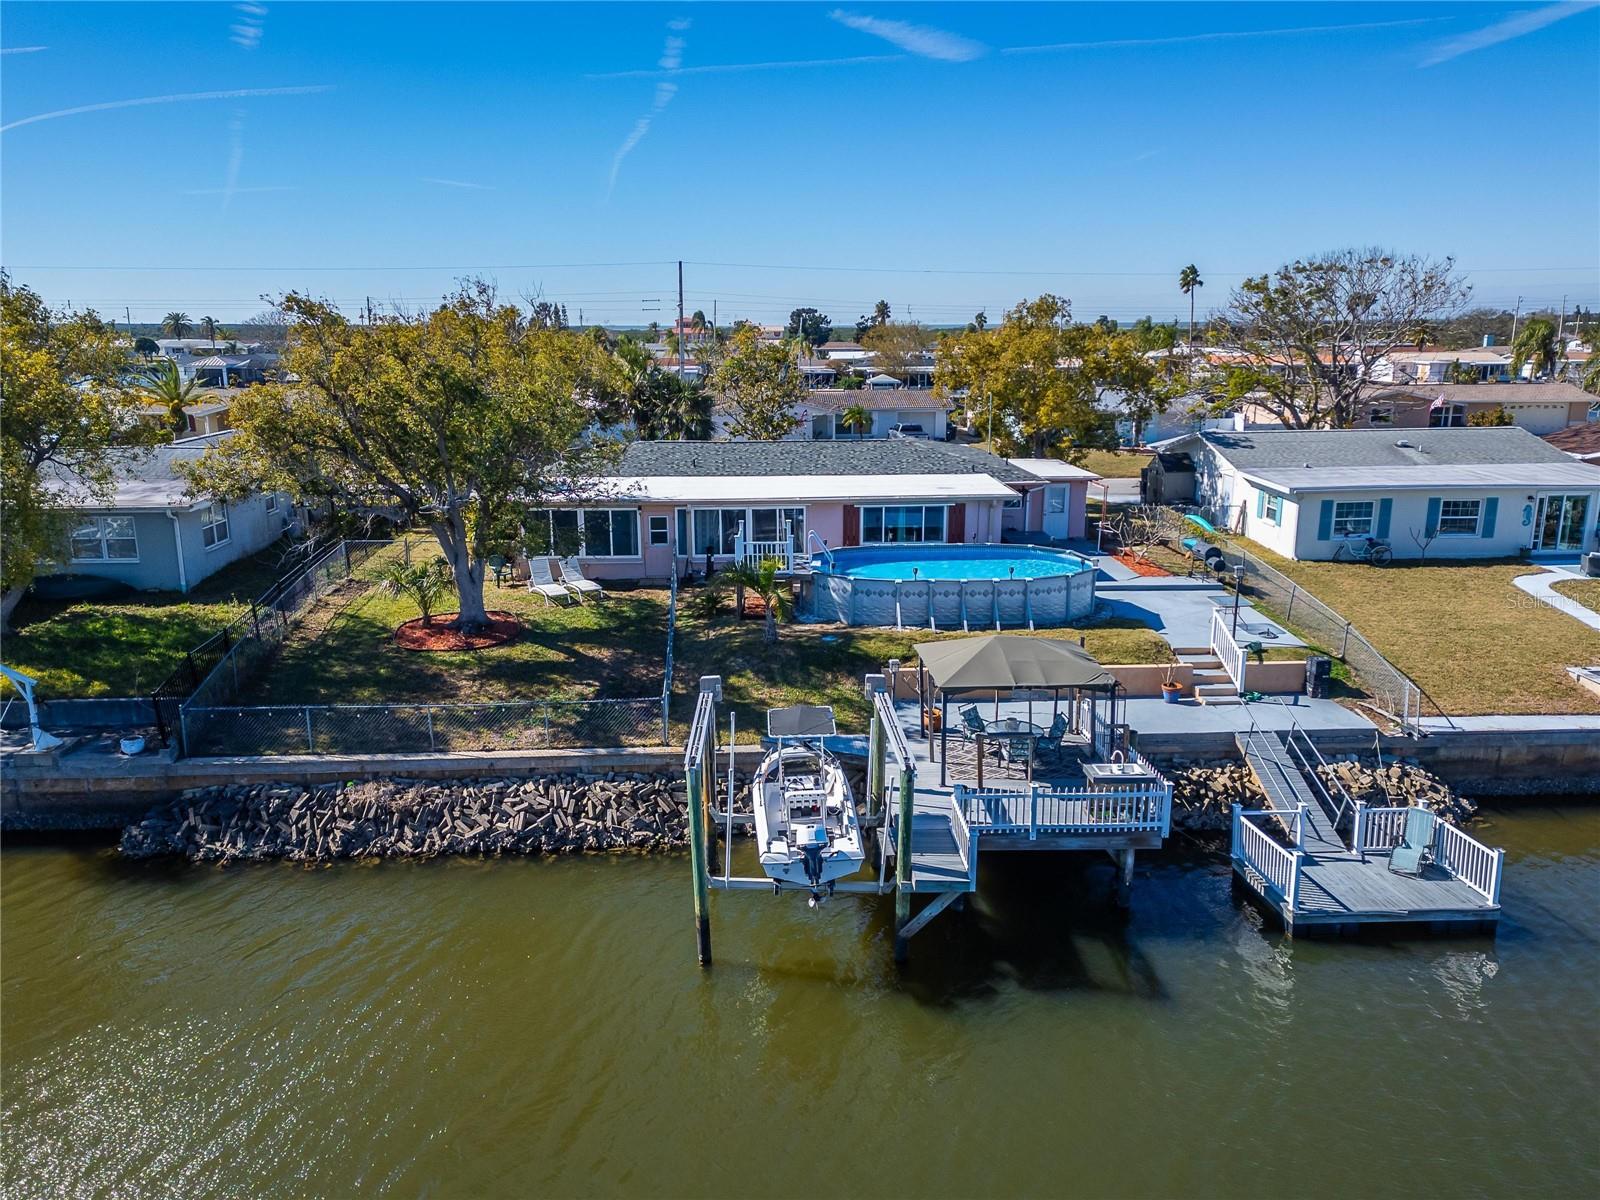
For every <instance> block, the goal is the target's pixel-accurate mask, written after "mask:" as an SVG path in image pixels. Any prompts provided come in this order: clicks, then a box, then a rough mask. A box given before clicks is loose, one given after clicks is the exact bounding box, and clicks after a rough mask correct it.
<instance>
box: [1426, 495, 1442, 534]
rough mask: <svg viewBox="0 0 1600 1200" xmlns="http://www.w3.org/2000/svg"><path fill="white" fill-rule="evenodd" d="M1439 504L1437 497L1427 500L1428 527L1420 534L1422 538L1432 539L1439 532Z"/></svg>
mask: <svg viewBox="0 0 1600 1200" xmlns="http://www.w3.org/2000/svg"><path fill="white" fill-rule="evenodd" d="M1439 504H1440V500H1439V497H1437V496H1430V497H1429V498H1428V525H1427V528H1426V530H1425V531H1424V532H1423V534H1422V536H1423V537H1434V536H1435V535H1436V534H1438V532H1439Z"/></svg>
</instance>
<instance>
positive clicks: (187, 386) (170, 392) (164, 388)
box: [139, 358, 200, 435]
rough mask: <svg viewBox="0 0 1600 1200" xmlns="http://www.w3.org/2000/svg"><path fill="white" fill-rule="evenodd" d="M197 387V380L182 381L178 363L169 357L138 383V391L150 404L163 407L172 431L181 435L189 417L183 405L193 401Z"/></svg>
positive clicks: (186, 426)
mask: <svg viewBox="0 0 1600 1200" xmlns="http://www.w3.org/2000/svg"><path fill="white" fill-rule="evenodd" d="M199 387H200V384H199V382H198V381H197V380H194V379H191V380H189V381H188V382H187V383H186V382H184V380H183V377H182V376H181V375H179V374H178V364H177V363H175V362H173V361H172V360H171V359H170V358H169V359H167V360H165V361H164V362H162V363H161V365H160V366H158V367H156V368H155V369H154V370H152V371H150V372H149V373H148V374H146V375H145V377H144V380H143V382H142V383H140V385H139V393H140V394H141V395H142V396H144V397H145V399H147V400H148V401H149V402H150V403H151V404H159V405H161V406H162V407H163V408H165V409H166V410H167V420H168V422H169V423H170V424H171V426H172V432H173V433H174V434H180V435H181V434H183V433H186V432H188V428H189V419H188V417H187V416H186V415H185V413H184V411H183V406H184V405H186V404H189V403H192V402H193V400H194V394H195V392H196V390H198V389H199Z"/></svg>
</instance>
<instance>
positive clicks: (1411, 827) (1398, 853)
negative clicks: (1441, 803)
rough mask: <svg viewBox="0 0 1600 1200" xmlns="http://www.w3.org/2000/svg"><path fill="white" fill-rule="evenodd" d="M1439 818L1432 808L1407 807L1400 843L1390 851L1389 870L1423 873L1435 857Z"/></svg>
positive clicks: (1400, 872)
mask: <svg viewBox="0 0 1600 1200" xmlns="http://www.w3.org/2000/svg"><path fill="white" fill-rule="evenodd" d="M1437 820H1438V818H1437V817H1435V816H1434V815H1433V812H1432V811H1431V810H1430V809H1426V808H1415V807H1413V808H1408V809H1406V825H1405V829H1404V830H1402V831H1401V836H1400V844H1399V845H1398V846H1396V847H1395V848H1394V849H1393V850H1391V851H1390V852H1389V870H1391V871H1393V872H1394V873H1395V874H1396V875H1421V874H1422V868H1423V867H1424V866H1425V865H1426V864H1427V863H1429V862H1431V861H1432V859H1433V827H1434V824H1435V823H1436V822H1437Z"/></svg>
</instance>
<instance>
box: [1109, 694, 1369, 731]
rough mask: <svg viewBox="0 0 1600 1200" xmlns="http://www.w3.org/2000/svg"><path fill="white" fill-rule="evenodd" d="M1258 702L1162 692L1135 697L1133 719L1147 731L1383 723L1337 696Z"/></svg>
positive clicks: (1362, 727)
mask: <svg viewBox="0 0 1600 1200" xmlns="http://www.w3.org/2000/svg"><path fill="white" fill-rule="evenodd" d="M1283 700H1284V703H1282V704H1280V703H1278V700H1277V698H1274V699H1271V700H1263V701H1260V702H1258V703H1254V704H1248V703H1247V704H1197V703H1195V702H1194V701H1192V700H1185V701H1183V702H1182V703H1180V704H1168V703H1167V702H1166V701H1165V700H1162V699H1160V698H1159V697H1152V698H1144V697H1134V698H1130V699H1129V700H1128V701H1127V702H1126V703H1127V720H1128V724H1129V725H1132V726H1133V727H1134V728H1135V729H1137V730H1138V731H1139V733H1140V735H1141V736H1161V735H1166V734H1183V733H1225V734H1230V735H1231V734H1235V733H1244V732H1247V731H1248V730H1249V729H1250V727H1251V725H1255V726H1256V727H1257V728H1259V729H1267V730H1273V731H1282V730H1286V729H1292V728H1293V727H1294V726H1295V725H1299V726H1300V728H1301V729H1304V730H1305V731H1306V732H1307V733H1334V732H1338V733H1349V732H1366V733H1371V732H1372V731H1373V730H1375V729H1376V728H1377V726H1375V725H1374V724H1373V723H1372V722H1371V721H1369V720H1367V718H1366V717H1364V716H1362V715H1361V714H1360V713H1358V712H1354V711H1353V710H1351V709H1348V708H1345V707H1344V706H1343V705H1341V704H1336V703H1335V702H1334V701H1332V700H1312V699H1310V698H1309V697H1306V696H1286V697H1283Z"/></svg>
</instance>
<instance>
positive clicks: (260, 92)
mask: <svg viewBox="0 0 1600 1200" xmlns="http://www.w3.org/2000/svg"><path fill="white" fill-rule="evenodd" d="M332 90H333V85H332V84H328V83H319V84H313V85H310V86H307V87H275V88H236V89H234V90H233V91H229V92H179V93H177V94H176V95H172V96H141V97H139V98H138V99H137V100H107V101H105V102H104V103H103V104H80V105H78V106H77V107H76V108H58V109H56V110H55V111H54V112H47V113H37V114H35V115H34V116H31V117H23V118H21V119H20V120H17V121H10V122H8V123H6V124H4V125H0V133H5V132H6V131H8V130H11V129H20V128H22V126H24V125H34V124H37V123H38V122H40V121H54V120H56V119H58V118H60V117H76V116H78V115H80V114H82V113H92V112H110V111H111V110H112V109H116V108H139V107H141V106H143V105H146V104H184V103H186V102H188V101H190V100H243V99H245V98H246V97H249V96H310V95H313V94H315V93H317V92H331V91H332Z"/></svg>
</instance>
